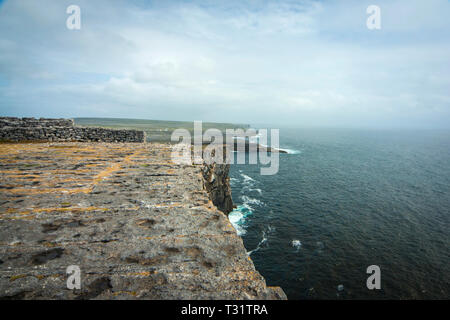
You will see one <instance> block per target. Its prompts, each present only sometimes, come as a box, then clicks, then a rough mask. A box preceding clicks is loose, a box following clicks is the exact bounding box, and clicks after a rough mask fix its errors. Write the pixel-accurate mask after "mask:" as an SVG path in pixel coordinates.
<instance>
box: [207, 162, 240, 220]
mask: <svg viewBox="0 0 450 320" xmlns="http://www.w3.org/2000/svg"><path fill="white" fill-rule="evenodd" d="M229 171H230V165H229V164H215V163H213V164H210V165H208V164H205V165H204V167H203V178H204V180H205V182H204V188H205V189H206V191H207V192H208V195H209V198H210V200H211V201H212V202H213V203H214V205H215V206H216V207H217V208H218V209H219V210H220V211H222V212H223V213H225V214H228V213H230V212H231V211H232V210H233V200H232V198H231V187H230V178H229V177H228V173H229Z"/></svg>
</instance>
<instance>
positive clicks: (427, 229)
mask: <svg viewBox="0 0 450 320" xmlns="http://www.w3.org/2000/svg"><path fill="white" fill-rule="evenodd" d="M280 147H281V148H283V149H285V150H287V151H288V152H289V153H288V154H280V169H279V172H278V174H276V175H273V176H261V175H260V174H259V166H258V165H232V166H231V170H230V177H231V186H232V192H233V201H234V203H235V204H236V205H237V208H236V209H235V210H234V211H233V212H232V213H230V215H229V218H230V220H231V222H232V224H233V225H234V226H235V228H236V230H237V232H238V234H240V235H241V236H242V238H243V240H244V244H245V246H246V248H247V251H248V254H249V255H250V257H251V258H252V260H253V262H254V264H255V266H256V268H257V270H258V271H259V272H260V273H261V274H262V275H263V276H264V277H265V279H266V281H267V283H268V285H279V286H281V287H282V288H283V289H284V291H285V292H286V294H287V296H288V298H290V299H355V298H356V299H411V298H412V299H416V298H425V299H428V298H434V299H449V298H450V276H449V273H450V267H449V265H450V250H449V249H450V246H449V245H450V236H449V230H450V229H449V227H450V132H448V131H432V130H428V131H427V130H422V131H413V130H356V129H352V130H350V129H349V130H345V129H281V130H280ZM370 265H378V266H379V267H380V270H381V289H380V290H369V289H368V288H367V286H366V280H367V278H368V277H369V276H370V274H367V273H366V270H367V267H368V266H370Z"/></svg>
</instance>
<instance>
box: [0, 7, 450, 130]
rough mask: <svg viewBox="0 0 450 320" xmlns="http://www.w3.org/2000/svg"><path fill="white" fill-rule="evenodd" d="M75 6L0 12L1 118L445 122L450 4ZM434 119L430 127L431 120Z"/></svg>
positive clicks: (449, 65) (449, 75)
mask: <svg viewBox="0 0 450 320" xmlns="http://www.w3.org/2000/svg"><path fill="white" fill-rule="evenodd" d="M69 4H72V3H71V2H70V1H56V0H45V1H40V2H39V3H38V2H33V1H27V0H14V1H11V0H10V1H6V2H5V3H3V5H2V6H1V7H0V110H1V112H2V113H3V114H9V115H23V116H27V115H34V116H117V117H133V118H138V117H142V118H160V119H178V120H194V119H202V120H212V121H227V122H250V123H255V122H257V123H288V124H303V125H306V124H308V125H309V124H314V125H350V126H351V125H365V124H367V125H374V124H375V125H396V124H399V125H404V124H407V125H429V126H435V125H447V123H448V121H445V119H446V118H448V116H449V114H450V110H449V100H450V98H449V94H448V91H449V90H448V88H449V84H450V72H449V71H450V62H449V61H448V56H450V45H449V43H448V41H447V40H446V39H447V35H448V32H449V31H450V26H449V25H450V24H449V23H448V21H447V16H448V14H449V13H450V8H449V3H448V2H446V1H441V0H436V1H428V2H426V4H425V3H424V2H419V1H380V7H381V9H382V29H381V30H380V31H369V30H367V28H365V19H366V18H367V15H366V12H365V8H366V7H367V5H368V4H371V3H369V2H367V3H365V1H362V2H361V1H346V2H337V1H326V2H320V1H303V2H298V1H292V2H291V1H285V2H277V3H274V2H272V3H271V2H264V1H236V2H224V3H222V4H220V5H218V4H217V3H216V2H211V3H205V2H203V3H200V2H199V3H196V2H191V3H189V4H185V3H182V2H164V3H163V4H159V5H148V4H146V3H145V2H141V1H139V2H132V1H123V0H119V1H114V2H110V1H105V0H98V1H86V0H80V1H78V5H79V6H80V7H81V11H82V30H80V31H69V30H67V29H66V27H65V19H66V17H67V15H66V13H65V8H66V7H67V6H68V5H69ZM424 118H426V119H428V120H427V123H424V121H422V119H424Z"/></svg>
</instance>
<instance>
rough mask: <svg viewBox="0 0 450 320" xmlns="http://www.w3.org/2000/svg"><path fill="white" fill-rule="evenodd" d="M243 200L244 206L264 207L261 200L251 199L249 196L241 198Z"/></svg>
mask: <svg viewBox="0 0 450 320" xmlns="http://www.w3.org/2000/svg"><path fill="white" fill-rule="evenodd" d="M241 200H242V202H243V203H244V205H247V206H248V205H250V204H253V205H262V204H263V202H262V201H261V200H258V199H255V198H250V197H249V196H246V195H243V196H241Z"/></svg>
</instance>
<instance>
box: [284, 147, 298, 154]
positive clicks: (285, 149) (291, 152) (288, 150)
mask: <svg viewBox="0 0 450 320" xmlns="http://www.w3.org/2000/svg"><path fill="white" fill-rule="evenodd" d="M279 150H281V151H284V152H286V153H287V154H300V153H302V152H301V151H300V150H294V149H287V148H279Z"/></svg>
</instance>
